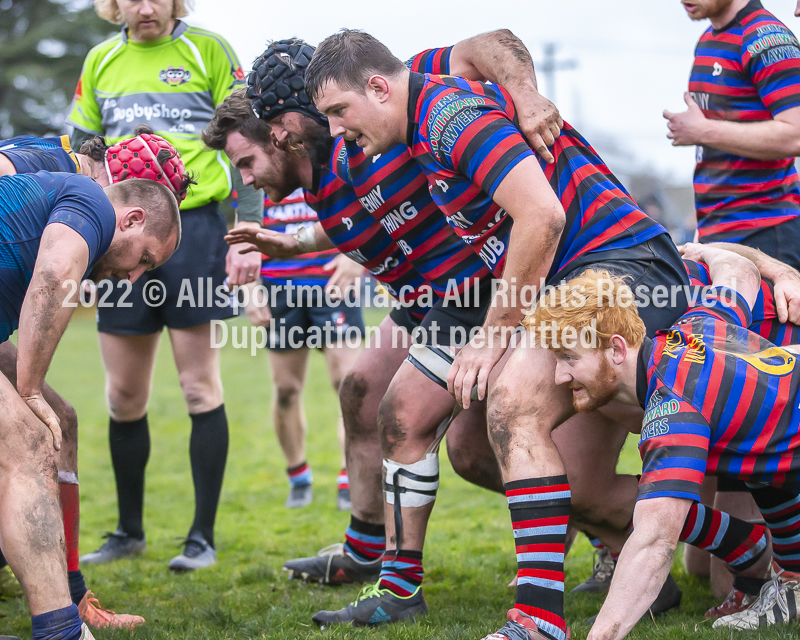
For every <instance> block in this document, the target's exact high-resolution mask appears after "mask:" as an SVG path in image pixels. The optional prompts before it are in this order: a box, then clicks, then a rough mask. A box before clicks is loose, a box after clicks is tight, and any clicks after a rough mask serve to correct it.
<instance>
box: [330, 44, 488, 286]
mask: <svg viewBox="0 0 800 640" xmlns="http://www.w3.org/2000/svg"><path fill="white" fill-rule="evenodd" d="M450 49H452V47H451V48H449V49H437V50H432V51H431V52H430V53H429V54H428V53H422V54H419V55H418V56H416V57H415V58H414V59H413V60H411V61H409V62H408V63H407V64H408V65H409V66H410V69H411V70H412V71H420V70H423V69H425V70H428V69H430V70H433V71H438V70H440V69H442V68H449V55H450ZM333 155H334V158H335V161H334V167H335V171H336V173H337V175H338V176H339V177H340V178H341V179H342V180H344V181H345V182H347V183H348V184H349V185H350V186H352V187H353V189H354V190H355V192H356V196H358V198H359V200H360V202H361V204H362V205H363V206H364V208H365V209H366V210H367V211H369V212H370V213H371V214H372V215H373V217H374V218H375V219H376V220H377V221H378V222H380V224H381V225H382V226H383V228H384V229H385V230H386V232H387V233H388V234H389V235H390V236H391V237H392V238H393V239H394V240H395V242H396V243H397V244H398V246H399V247H400V248H401V250H402V251H403V253H404V254H405V255H406V257H407V258H408V259H409V261H410V262H411V264H413V265H414V268H415V269H416V270H417V272H418V273H419V274H420V275H422V276H423V277H424V278H425V279H427V280H428V282H429V283H430V284H431V286H432V288H433V291H434V292H435V293H436V294H437V295H439V296H441V297H444V296H445V295H446V294H447V293H448V292H451V293H452V292H453V291H458V292H461V291H463V290H464V288H465V286H466V283H471V284H472V283H474V281H475V280H476V279H478V280H482V279H484V278H491V277H492V273H491V272H490V271H489V270H488V269H487V268H486V266H485V265H484V263H483V261H482V260H481V258H480V257H479V255H478V254H477V253H476V251H475V250H474V248H473V247H472V246H471V245H469V244H466V243H465V242H463V241H462V240H461V238H460V236H459V235H458V234H457V233H456V232H455V231H454V230H453V228H452V227H451V226H450V225H449V224H447V221H446V219H445V217H444V215H443V214H442V212H441V211H439V209H438V207H437V206H436V204H434V202H433V198H431V195H430V192H429V190H428V180H427V178H426V176H425V174H424V173H423V172H422V168H421V167H420V166H419V165H418V164H417V163H416V162H415V161H414V159H413V158H412V157H411V153H410V151H409V149H408V147H406V146H405V145H397V146H395V147H393V148H392V149H390V150H389V151H387V152H386V153H383V154H379V155H376V156H372V157H369V156H367V155H366V154H365V153H364V151H363V150H362V149H361V147H359V146H358V145H357V144H356V143H355V142H347V141H345V140H343V139H341V138H340V139H338V140H337V141H336V144H335V148H334V154H333ZM497 275H501V274H500V273H497ZM453 285H455V286H453Z"/></svg>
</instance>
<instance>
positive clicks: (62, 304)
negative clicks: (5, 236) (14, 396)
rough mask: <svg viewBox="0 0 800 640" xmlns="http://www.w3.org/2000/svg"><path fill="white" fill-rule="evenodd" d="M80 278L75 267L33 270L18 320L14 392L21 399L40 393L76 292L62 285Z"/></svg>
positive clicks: (52, 266) (69, 314) (79, 270)
mask: <svg viewBox="0 0 800 640" xmlns="http://www.w3.org/2000/svg"><path fill="white" fill-rule="evenodd" d="M82 276H83V271H82V270H81V269H80V268H79V267H77V266H75V265H72V266H68V265H64V266H63V267H59V266H58V265H48V266H44V267H42V268H38V267H37V269H36V270H35V271H34V274H33V277H32V279H31V283H30V285H29V286H28V292H27V293H26V295H25V300H24V302H23V303H22V310H21V312H20V318H19V334H18V340H17V349H18V357H17V391H18V392H19V394H20V395H21V396H30V395H33V394H35V393H38V392H39V391H40V390H41V388H42V385H43V384H44V378H45V375H46V374H47V369H48V368H49V367H50V362H51V361H52V360H53V354H54V353H55V350H56V346H58V342H59V340H61V336H62V335H64V331H65V330H66V328H67V324H68V323H69V319H70V317H71V316H72V312H73V307H70V306H68V303H70V302H71V301H70V300H69V296H70V293H71V292H73V291H74V290H75V289H74V287H71V286H64V284H65V283H71V282H74V283H77V284H78V286H80V281H81V277H82ZM72 302H74V301H72Z"/></svg>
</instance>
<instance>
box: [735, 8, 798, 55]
mask: <svg viewBox="0 0 800 640" xmlns="http://www.w3.org/2000/svg"><path fill="white" fill-rule="evenodd" d="M741 25H742V40H743V45H744V46H745V47H746V48H747V50H748V52H749V53H750V55H755V54H757V53H760V52H761V50H762V49H764V48H770V47H773V46H776V45H777V46H780V45H786V44H795V45H796V44H797V40H796V39H795V36H794V34H793V33H792V30H791V29H789V27H787V26H786V25H785V24H784V23H783V22H781V21H780V20H779V19H778V18H776V17H775V16H774V15H772V14H771V13H770V12H769V11H767V10H766V9H764V8H763V7H760V8H758V9H755V10H754V11H752V12H751V13H748V14H747V15H745V16H743V17H742V18H741Z"/></svg>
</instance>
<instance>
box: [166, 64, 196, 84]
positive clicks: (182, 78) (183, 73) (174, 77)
mask: <svg viewBox="0 0 800 640" xmlns="http://www.w3.org/2000/svg"><path fill="white" fill-rule="evenodd" d="M158 79H159V80H161V82H163V83H164V84H166V85H168V86H170V87H179V86H180V85H182V84H186V83H187V82H189V80H191V79H192V72H191V71H189V70H188V69H184V68H183V67H178V68H177V69H176V68H175V67H173V66H171V65H170V66H169V67H167V68H166V69H162V70H161V71H160V72H159V73H158Z"/></svg>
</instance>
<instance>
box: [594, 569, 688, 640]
mask: <svg viewBox="0 0 800 640" xmlns="http://www.w3.org/2000/svg"><path fill="white" fill-rule="evenodd" d="M682 599H683V591H681V590H680V587H678V583H677V582H675V578H673V577H672V574H671V573H670V574H669V575H668V576H667V579H666V580H664V584H663V586H662V587H661V591H659V592H658V596H657V597H656V599H655V600H654V601H653V604H651V605H650V608H649V609H648V610H647V613H645V614H644V615H643V616H642V617H641V619H640V620H639V622H644V621H646V620H652V619H653V618H655V617H656V616H659V615H661V614H662V613H666V612H667V611H669V610H670V609H677V608H678V607H680V604H681V600H682ZM595 620H597V616H596V615H594V616H592V617H591V618H588V619H587V620H586V624H587V625H589V626H590V627H591V626H592V625H593V624H594V621H595Z"/></svg>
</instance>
